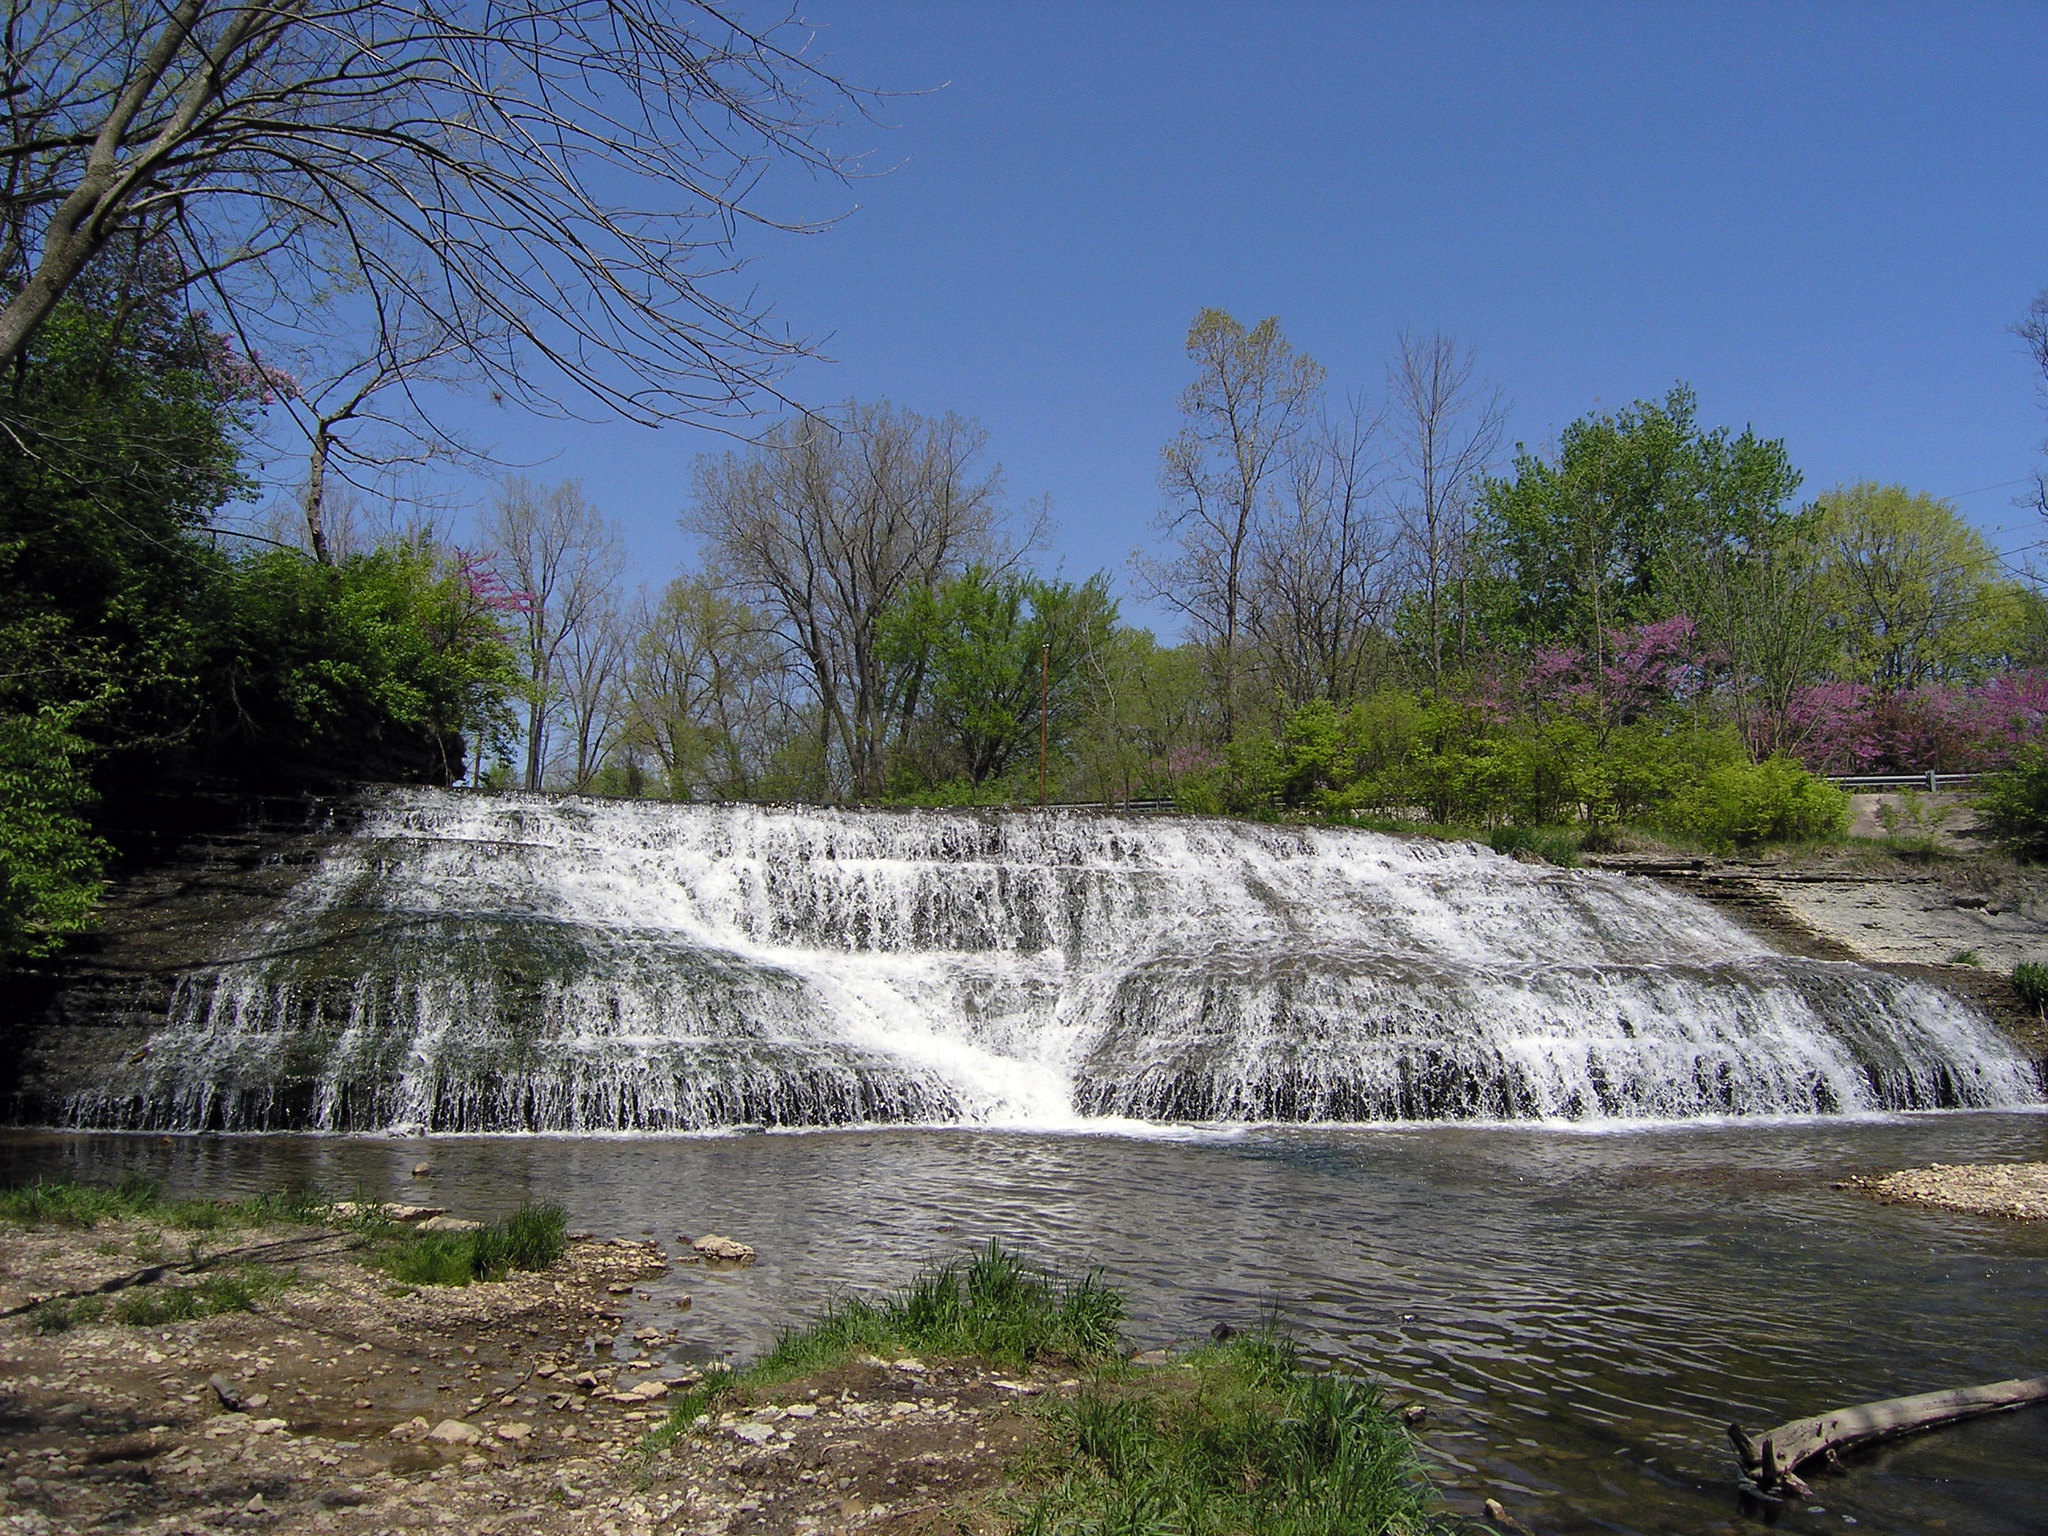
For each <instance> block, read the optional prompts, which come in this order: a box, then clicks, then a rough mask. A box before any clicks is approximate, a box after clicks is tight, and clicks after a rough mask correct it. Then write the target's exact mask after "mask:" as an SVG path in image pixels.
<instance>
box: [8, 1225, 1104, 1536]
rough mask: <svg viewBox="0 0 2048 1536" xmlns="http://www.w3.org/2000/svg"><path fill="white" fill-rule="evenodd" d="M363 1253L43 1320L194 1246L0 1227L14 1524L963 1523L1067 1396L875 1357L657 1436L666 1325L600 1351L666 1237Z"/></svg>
mask: <svg viewBox="0 0 2048 1536" xmlns="http://www.w3.org/2000/svg"><path fill="white" fill-rule="evenodd" d="M349 1242H350V1239H349V1238H348V1237H347V1236H346V1235H342V1234H337V1233H335V1232H332V1231H327V1230H323V1229H293V1230H288V1231H269V1232H262V1233H256V1234H249V1235H245V1236H241V1237H238V1238H228V1237H217V1238H215V1239H214V1241H213V1244H212V1251H211V1252H210V1253H209V1255H207V1256H208V1257H210V1258H212V1259H213V1260H215V1261H217V1262H230V1263H235V1262H254V1263H260V1264H264V1265H273V1266H280V1267H283V1268H286V1269H289V1270H291V1271H293V1272H295V1275H296V1279H295V1281H294V1283H293V1284H292V1285H291V1286H289V1287H288V1288H286V1289H284V1290H282V1291H280V1292H278V1293H277V1294H275V1295H273V1296H272V1297H270V1298H269V1299H268V1300H266V1301H264V1302H262V1303H261V1310H260V1311H257V1312H253V1313H251V1312H239V1313H228V1314H224V1315H220V1316H216V1317H211V1318H205V1319H200V1320H197V1321H192V1322H185V1323H180V1324H176V1325H172V1326H168V1327H150V1328H137V1327H132V1326H127V1325H123V1324H120V1323H115V1322H100V1323H94V1324H91V1325H87V1326H81V1327H77V1328H74V1329H72V1330H70V1331H67V1332H60V1333H38V1332H36V1331H35V1330H34V1329H33V1327H32V1326H31V1325H30V1323H29V1321H28V1319H27V1309H28V1308H29V1307H30V1306H32V1305H33V1304H34V1302H35V1301H36V1300H38V1299H40V1298H42V1297H45V1296H48V1295H51V1294H54V1293H60V1292H78V1291H83V1290H86V1289H88V1288H91V1287H95V1286H102V1285H105V1284H107V1283H108V1282H110V1281H116V1280H118V1279H120V1278H121V1277H123V1276H132V1275H134V1274H136V1273H138V1272H140V1271H142V1270H145V1269H147V1268H149V1267H152V1266H154V1265H158V1264H163V1263H165V1262H169V1263H172V1264H177V1263H179V1262H181V1261H183V1260H185V1259H187V1258H188V1257H189V1255H188V1254H186V1253H185V1251H184V1240H183V1238H182V1237H181V1236H180V1235H179V1234H175V1233H172V1234H163V1233H158V1232H156V1231H155V1230H154V1229H153V1228H152V1227H151V1226H149V1224H147V1223H139V1222H123V1223H113V1224H107V1225H102V1226H100V1227H97V1228H94V1229H91V1230H89V1231H30V1232H18V1231H8V1232H4V1233H0V1271H4V1273H0V1462H4V1467H0V1530H5V1531H13V1532H20V1533H23V1536H45V1533H58V1532H64V1533H69V1532H74V1531H76V1532H88V1531H119V1532H147V1533H160V1536H171V1533H194V1536H197V1533H201V1532H228V1531H235V1532H247V1531H264V1532H323V1533H327V1532H333V1533H354V1532H363V1533H377V1532H396V1531H438V1530H442V1529H444V1528H445V1529H451V1530H456V1531H460V1532H463V1533H465V1536H499V1533H505V1532H521V1533H526V1532H531V1533H534V1536H551V1533H562V1536H568V1533H576V1536H585V1533H588V1536H649V1533H653V1532H663V1533H668V1532H678V1533H680V1532H703V1533H707V1536H709V1533H726V1532H775V1533H784V1532H786V1533H808V1532H814V1531H827V1530H830V1531H842V1530H879V1531H890V1532H905V1533H920V1536H921V1533H928V1532H929V1533H937V1532H940V1531H946V1532H961V1531H967V1532H975V1531H980V1530H984V1529H992V1528H993V1526H992V1523H991V1520H990V1510H991V1509H992V1508H993V1507H994V1505H995V1503H996V1501H997V1499H998V1498H999V1496H1000V1490H1001V1486H1002V1478H1003V1474H1004V1471H1005V1469H1006V1467H1007V1465H1008V1464H1009V1463H1010V1462H1011V1461H1012V1459H1013V1457H1014V1455H1015V1454H1016V1453H1018V1452H1020V1451H1023V1450H1025V1449H1026V1447H1027V1446H1028V1445H1029V1443H1030V1442H1031V1440H1032V1439H1033V1436H1034V1433H1035V1429H1034V1426H1035V1422H1036V1421H1035V1419H1034V1416H1033V1415H1032V1413H1031V1412H1030V1403H1031V1399H1033V1398H1034V1397H1039V1396H1041V1395H1042V1394H1044V1393H1046V1392H1048V1391H1050V1392H1059V1391H1061V1390H1063V1388H1066V1387H1071V1386H1075V1385H1078V1383H1077V1382H1074V1381H1071V1380H1062V1379H1059V1378H1056V1377H1054V1378H1048V1377H1040V1378H1038V1379H1011V1378H1007V1377H1002V1376H999V1375H995V1374H991V1373H989V1372H987V1371H983V1370H978V1369H972V1368H965V1367H957V1366H952V1365H947V1364H943V1363H940V1362H930V1363H927V1362H923V1361H916V1360H899V1361H884V1360H879V1359H872V1358H870V1359H866V1360H863V1361H861V1362H858V1363H856V1364H854V1365H852V1366H849V1367H847V1368H844V1369H841V1370H838V1371H834V1372H832V1373H829V1374H828V1375H825V1376H820V1377H815V1378H812V1379H810V1380H807V1381H802V1382H797V1383H793V1384H791V1385H790V1386H789V1387H788V1388H786V1389H780V1390H778V1391H777V1392H775V1393H773V1394H770V1395H769V1396H768V1397H764V1398H762V1399H761V1400H759V1401H758V1402H756V1401H736V1400H730V1399H729V1400H728V1403H729V1405H730V1406H729V1411H726V1412H722V1413H720V1414H717V1415H716V1416H715V1417H713V1418H711V1419H709V1420H707V1421H700V1423H699V1424H698V1425H697V1426H695V1427H694V1428H693V1429H692V1430H691V1431H690V1432H689V1433H687V1434H685V1435H684V1436H682V1437H681V1438H679V1439H677V1440H676V1442H675V1443H674V1444H673V1445H672V1446H668V1447H665V1448H661V1449H650V1448H649V1446H648V1444H647V1441H648V1438H649V1434H650V1431H653V1430H656V1429H658V1428H660V1427H661V1426H662V1425H663V1424H664V1423H665V1422H666V1420H667V1417H668V1413H667V1404H666V1402H665V1401H664V1398H665V1396H666V1395H667V1394H668V1393H669V1392H672V1391H679V1390H682V1389H684V1388H686V1387H687V1385H688V1384H690V1383H691V1382H692V1381H694V1380H695V1379H696V1372H695V1371H694V1370H693V1369H692V1368H690V1367H689V1366H688V1365H686V1364H680V1363H677V1362H675V1361H672V1360H670V1359H669V1358H668V1355H669V1354H670V1348H669V1346H670V1345H671V1343H672V1335H671V1336H668V1337H664V1336H660V1335H656V1334H650V1333H649V1332H648V1330H645V1329H643V1330H642V1331H641V1333H640V1334H638V1335H636V1336H635V1341H636V1342H634V1343H630V1344H629V1343H628V1341H627V1340H625V1339H620V1340H619V1341H618V1343H617V1346H616V1347H615V1348H607V1347H605V1344H606V1343H608V1342H609V1341H610V1340H611V1337H612V1332H613V1329H614V1327H615V1324H616V1321H617V1318H618V1302H619V1298H621V1297H623V1296H626V1295H627V1294H629V1293H630V1292H631V1291H632V1290H633V1286H634V1282H635V1281H636V1280H644V1279H646V1278H648V1277H650V1276H652V1275H654V1274H656V1273H659V1272H660V1271H661V1270H662V1269H664V1268H665V1267H666V1265H667V1263H668V1262H669V1261H668V1260H667V1258H666V1257H665V1256H664V1254H663V1253H662V1252H661V1250H660V1249H659V1248H657V1247H656V1246H654V1245H653V1244H648V1243H639V1242H628V1241H601V1240H589V1239H586V1240H581V1241H578V1242H576V1243H575V1244H573V1245H572V1247H571V1250H570V1253H569V1256H568V1257H567V1259H566V1260H564V1262H563V1263H562V1264H560V1265H557V1266H556V1268H555V1269H553V1270H551V1271H549V1272H547V1273H545V1274H538V1275H514V1276H513V1277H511V1278H509V1279H507V1280H505V1281H502V1282H498V1283H492V1284H477V1285H471V1286H468V1287H463V1288H459V1289H456V1288H429V1289H423V1290H414V1289H411V1288H404V1287H398V1286H395V1285H393V1284H392V1283H391V1281H390V1279H389V1277H388V1276H386V1275H383V1274H381V1273H380V1272H377V1271H373V1270H369V1269H366V1268H364V1267H363V1266H362V1265H361V1264H359V1263H358V1262H357V1260H356V1259H355V1258H354V1257H353V1256H352V1254H351V1252H350V1249H349ZM166 1253H169V1254H170V1255H171V1257H170V1258H169V1259H168V1260H167V1259H166V1258H165V1255H166ZM680 1257H681V1256H679V1258H680ZM139 1261H140V1262H139ZM176 1279H177V1277H176V1276H172V1277H171V1280H172V1282H173V1283H175V1281H176ZM155 1283H164V1282H163V1281H161V1280H160V1281H158V1282H155ZM622 1357H623V1358H622ZM215 1377H220V1378H222V1379H223V1384H224V1385H226V1386H227V1388H228V1395H229V1396H230V1397H232V1398H233V1399H234V1400H235V1401H237V1402H239V1403H240V1404H241V1407H240V1409H239V1410H236V1409H234V1408H231V1407H230V1406H229V1405H228V1403H227V1402H226V1401H224V1400H223V1395H222V1394H221V1392H220V1391H219V1390H217V1388H216V1387H215V1386H213V1385H210V1384H209V1382H210V1379H212V1378H215ZM770 1398H772V1400H770Z"/></svg>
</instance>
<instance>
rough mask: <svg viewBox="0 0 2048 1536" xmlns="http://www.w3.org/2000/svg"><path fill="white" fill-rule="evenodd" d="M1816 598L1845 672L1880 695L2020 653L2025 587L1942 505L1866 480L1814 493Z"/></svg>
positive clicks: (1954, 678)
mask: <svg viewBox="0 0 2048 1536" xmlns="http://www.w3.org/2000/svg"><path fill="white" fill-rule="evenodd" d="M1817 538H1818V541H1819V544H1820V548H1821V551H1822V555H1823V559H1824V567H1823V572H1822V575H1823V581H1822V582H1821V584H1820V586H1819V588H1818V591H1817V595H1818V596H1819V597H1820V598H1821V601H1822V606H1823V608H1824V611H1825V612H1826V613H1827V614H1828V615H1829V617H1830V619H1831V620H1832V623H1833V626H1834V629H1835V633H1836V635H1837V637H1838V638H1839V641H1840V644H1841V646H1842V650H1843V653H1844V657H1845V661H1846V666H1847V670H1848V672H1849V675H1850V676H1851V677H1852V678H1853V679H1854V680H1856V681H1857V682H1863V683H1869V684H1870V685H1871V686H1873V687H1875V688H1879V689H1882V690H1884V691H1886V692H1895V691H1898V690H1901V689H1906V688H1914V687H1917V686H1919V685H1920V684H1922V683H1945V682H1958V681H1973V680H1976V679H1978V678H1981V677H1983V676H1985V675H1986V674H1987V673H1989V672H1991V671H1993V670H1995V669H1997V668H1998V667H1999V666H2001V665H2003V664H2005V663H2006V662H2008V661H2009V660H2010V659H2011V655H2012V653H2013V652H2014V651H2015V650H2016V649H2023V648H2024V645H2025V634H2026V628H2027V620H2028V618H2029V605H2028V602H2027V597H2026V594H2025V593H2024V590H2023V589H2022V588H2020V587H2019V586H2018V585H2017V584H2015V583H2013V582H2010V581H2005V580H2002V579H2000V577H1999V566H1998V557H1997V555H1996V554H1994V553H1993V551H1992V549H1991V547H1990V546H1989V545H1988V544H1986V543H1985V542H1984V539H1983V536H1982V535H1980V534H1979V533H1978V532H1977V531H1976V530H1975V529H1974V528H1972V527H1970V525H1969V524H1968V523H1966V522H1964V521H1963V520H1962V518H1961V517H1960V516H1958V515H1957V513H1956V510H1955V509H1954V508H1953V507H1951V506H1950V505H1949V504H1948V503H1947V502H1944V501H1940V500H1937V499H1936V498H1934V497H1932V496H1925V495H1920V494H1917V493H1915V492H1912V491H1909V490H1907V489H1906V488H1905V487H1904V486H1897V485H1878V484H1875V483H1873V482H1868V481H1866V482H1864V483H1862V484H1859V485H1850V486H1842V487H1839V488H1837V489H1836V490H1833V491H1830V492H1829V493H1828V494H1827V495H1825V496H1823V497H1822V498H1821V499H1820V512H1819V525H1818V530H1817Z"/></svg>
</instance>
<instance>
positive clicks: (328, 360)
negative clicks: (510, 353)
mask: <svg viewBox="0 0 2048 1536" xmlns="http://www.w3.org/2000/svg"><path fill="white" fill-rule="evenodd" d="M323 309H324V306H323ZM318 318H320V312H319V311H316V314H315V319H316V320H317V319H318ZM329 318H335V317H331V316H330V317H329ZM489 324H490V322H489V320H488V317H485V316H483V315H479V314H475V313H467V314H463V315H461V316H459V317H458V318H457V319H455V320H454V321H453V322H450V321H448V320H446V319H444V318H442V317H441V316H438V315H434V314H430V313H427V312H425V311H423V310H421V309H420V308H419V306H417V305H415V304H412V303H410V302H408V301H407V300H406V299H405V298H404V297H403V296H402V295H401V296H399V297H398V298H397V299H396V300H395V301H394V302H393V303H392V305H391V307H390V309H389V310H388V312H387V313H386V314H385V315H384V316H383V317H382V319H381V321H380V323H379V324H377V325H376V326H374V327H371V328H370V329H369V330H368V331H367V332H365V331H362V330H355V329H351V328H349V327H347V326H346V324H342V325H325V326H319V327H318V328H317V329H318V331H319V333H320V334H319V339H318V340H317V341H315V342H313V343H312V344H310V345H308V346H307V347H305V348H303V349H301V350H300V352H299V355H298V359H297V362H296V366H295V367H294V368H293V369H292V371H291V373H290V374H289V375H288V376H287V375H286V374H285V373H284V372H283V371H282V370H281V369H280V368H279V366H278V365H277V364H276V362H275V361H274V358H275V356H276V354H275V353H271V354H268V356H267V358H266V362H265V364H264V365H263V374H264V377H265V378H266V380H268V381H269V382H270V384H271V386H272V393H273V396H274V398H275V399H276V401H277V403H278V406H279V408H280V410H281V412H282V413H283V414H284V415H285V416H286V417H287V418H288V419H289V421H290V422H291V423H292V425H293V427H294V428H296V430H297V431H298V432H299V433H300V434H302V435H303V436H304V438H305V442H306V480H305V484H304V486H303V488H302V490H301V493H300V503H299V510H300V513H301V515H302V516H303V518H304V521H305V531H306V539H307V544H308V547H309V548H310V549H311V550H312V552H313V557H314V559H316V560H319V561H320V562H321V563H323V564H326V563H328V562H329V561H330V560H331V559H332V558H333V551H332V549H331V547H330V546H331V545H332V543H333V542H334V541H333V539H332V538H331V536H330V532H331V531H330V529H329V527H328V521H329V520H328V508H329V503H330V500H331V498H332V496H333V495H334V491H335V485H334V482H336V481H341V482H343V483H344V484H345V485H346V486H349V487H352V488H353V489H355V490H358V491H362V492H365V493H367V494H371V495H376V494H378V492H379V491H380V490H381V489H382V488H383V487H382V485H380V484H378V483H373V482H383V483H387V484H388V482H389V481H390V479H391V477H392V476H393V474H394V472H401V473H402V472H403V471H406V470H413V469H421V468H424V467H426V466H428V465H430V464H434V463H437V462H438V463H449V462H453V463H467V464H471V465H481V464H483V463H484V462H486V459H485V456H484V455H483V454H481V453H479V452H478V451H476V450H475V449H474V448H472V447H471V446H470V445H469V444H468V443H467V442H466V441H464V440H463V439H462V438H461V437H459V436H457V435H456V434H454V433H453V432H451V431H449V430H447V429H446V428H444V427H441V426H438V425H436V424H435V422H434V421H433V419H432V415H431V413H430V412H429V411H428V410H427V409H426V408H425V406H424V404H423V402H422V400H421V397H420V391H421V390H422V389H424V388H428V387H432V386H451V385H459V384H460V383H461V381H462V369H463V358H464V354H465V352H466V350H467V349H468V347H469V346H470V345H471V344H472V343H473V342H474V341H475V340H476V339H477V338H479V337H480V336H482V335H483V334H484V333H485V332H486V330H487V329H488V328H489ZM352 341H359V342H361V343H363V348H364V349H361V350H351V348H350V345H349V343H350V342H352ZM245 345H248V346H249V350H250V351H252V352H253V351H254V350H255V349H254V347H253V345H250V344H248V343H247V342H246V340H245Z"/></svg>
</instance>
